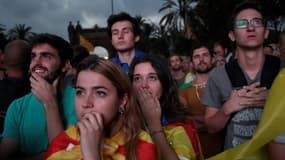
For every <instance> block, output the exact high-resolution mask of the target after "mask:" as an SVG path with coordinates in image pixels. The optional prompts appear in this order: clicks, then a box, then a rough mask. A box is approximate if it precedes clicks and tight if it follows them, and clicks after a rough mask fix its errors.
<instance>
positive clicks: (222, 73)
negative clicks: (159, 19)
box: [202, 1, 281, 149]
mask: <svg viewBox="0 0 285 160" xmlns="http://www.w3.org/2000/svg"><path fill="white" fill-rule="evenodd" d="M230 22H231V23H230V31H229V34H228V35H229V38H230V39H231V40H232V41H233V42H234V43H235V46H236V49H235V52H236V53H237V59H236V60H234V61H232V62H229V63H227V64H226V65H224V66H221V67H216V68H215V69H214V70H213V71H212V72H211V73H210V75H209V79H208V84H207V86H206V89H205V92H204V95H203V98H202V102H203V103H204V104H205V105H207V109H206V114H205V122H206V125H207V128H208V130H209V132H213V133H215V132H218V131H221V130H223V129H225V131H226V135H225V144H224V148H225V149H228V148H232V147H235V146H237V145H239V144H242V143H244V142H245V141H247V140H249V139H251V137H252V135H253V134H254V132H255V129H256V127H257V125H258V122H259V120H260V117H261V115H262V111H263V106H264V103H265V100H266V98H267V95H268V90H269V89H270V87H271V84H272V82H273V80H274V78H275V77H276V75H277V74H278V72H279V70H280V66H281V65H280V60H279V59H278V58H276V57H273V56H269V55H266V56H265V55H264V54H263V41H264V39H265V38H267V36H268V34H269V31H268V29H266V26H265V24H266V23H265V20H264V17H263V15H262V10H261V7H260V6H259V4H257V3H255V2H252V1H251V2H250V1H244V2H242V3H240V4H239V5H237V6H236V8H235V9H234V10H233V14H232V17H231V21H230Z"/></svg>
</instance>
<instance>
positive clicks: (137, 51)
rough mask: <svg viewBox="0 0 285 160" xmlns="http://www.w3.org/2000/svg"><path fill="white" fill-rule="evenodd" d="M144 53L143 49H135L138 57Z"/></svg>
mask: <svg viewBox="0 0 285 160" xmlns="http://www.w3.org/2000/svg"><path fill="white" fill-rule="evenodd" d="M142 55H144V52H143V51H141V50H136V51H135V56H136V57H140V56H142Z"/></svg>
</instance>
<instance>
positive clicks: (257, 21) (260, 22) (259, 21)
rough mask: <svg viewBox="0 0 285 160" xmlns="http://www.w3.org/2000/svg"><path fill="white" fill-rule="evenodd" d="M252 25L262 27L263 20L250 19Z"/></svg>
mask: <svg viewBox="0 0 285 160" xmlns="http://www.w3.org/2000/svg"><path fill="white" fill-rule="evenodd" d="M252 22H253V25H254V26H262V25H263V20H262V19H261V18H254V19H252Z"/></svg>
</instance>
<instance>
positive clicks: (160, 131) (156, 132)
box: [150, 130, 163, 137]
mask: <svg viewBox="0 0 285 160" xmlns="http://www.w3.org/2000/svg"><path fill="white" fill-rule="evenodd" d="M158 133H163V130H158V131H153V132H150V135H151V136H152V137H153V136H154V135H156V134H158Z"/></svg>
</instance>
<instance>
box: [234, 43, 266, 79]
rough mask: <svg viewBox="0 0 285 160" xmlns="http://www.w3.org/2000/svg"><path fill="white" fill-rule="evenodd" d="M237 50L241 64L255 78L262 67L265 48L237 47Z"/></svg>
mask: <svg viewBox="0 0 285 160" xmlns="http://www.w3.org/2000/svg"><path fill="white" fill-rule="evenodd" d="M237 52H238V54H237V59H238V63H239V66H240V67H241V68H242V69H243V71H244V72H246V73H247V74H248V76H249V77H250V78H251V79H253V78H255V77H256V75H257V73H258V72H259V71H260V69H261V68H262V66H263V62H264V59H265V56H264V54H263V48H262V47H261V48H257V49H254V50H246V49H241V48H237Z"/></svg>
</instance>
